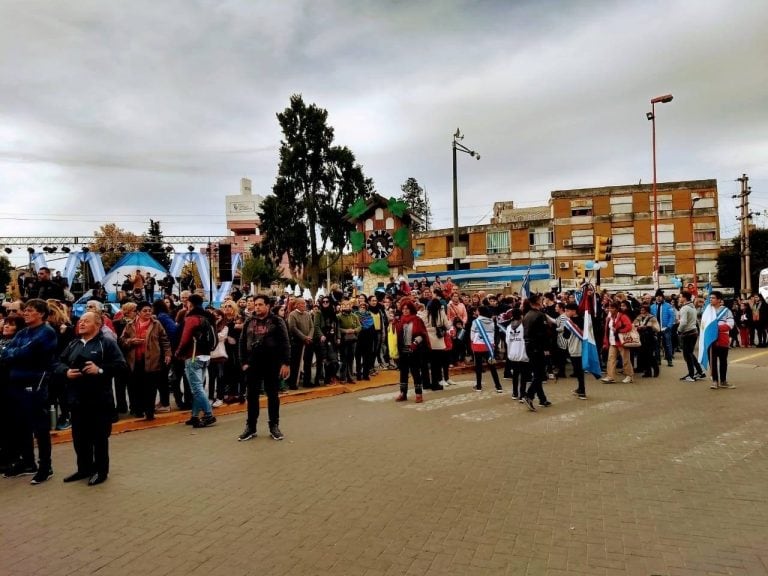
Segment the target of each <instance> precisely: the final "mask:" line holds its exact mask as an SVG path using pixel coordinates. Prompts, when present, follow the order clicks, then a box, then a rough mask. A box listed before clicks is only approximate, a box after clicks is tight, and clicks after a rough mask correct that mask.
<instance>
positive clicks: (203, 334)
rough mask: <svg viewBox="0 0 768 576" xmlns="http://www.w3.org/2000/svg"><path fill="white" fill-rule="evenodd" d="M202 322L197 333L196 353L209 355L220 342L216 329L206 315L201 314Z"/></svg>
mask: <svg viewBox="0 0 768 576" xmlns="http://www.w3.org/2000/svg"><path fill="white" fill-rule="evenodd" d="M199 318H200V324H199V325H198V327H197V333H196V334H195V336H194V338H195V355H197V356H208V355H210V353H211V352H212V351H213V349H214V348H216V344H218V343H219V338H218V335H217V334H216V329H215V328H214V327H213V324H211V321H210V320H208V318H207V317H206V316H200V317H199Z"/></svg>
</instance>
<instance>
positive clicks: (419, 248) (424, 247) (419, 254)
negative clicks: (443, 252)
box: [413, 242, 427, 258]
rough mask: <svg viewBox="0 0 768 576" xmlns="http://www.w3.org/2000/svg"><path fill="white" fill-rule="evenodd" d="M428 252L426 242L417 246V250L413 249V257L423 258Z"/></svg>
mask: <svg viewBox="0 0 768 576" xmlns="http://www.w3.org/2000/svg"><path fill="white" fill-rule="evenodd" d="M426 250H427V245H426V244H425V243H424V242H419V243H418V244H416V248H414V249H413V257H414V258H421V257H422V256H424V252H426Z"/></svg>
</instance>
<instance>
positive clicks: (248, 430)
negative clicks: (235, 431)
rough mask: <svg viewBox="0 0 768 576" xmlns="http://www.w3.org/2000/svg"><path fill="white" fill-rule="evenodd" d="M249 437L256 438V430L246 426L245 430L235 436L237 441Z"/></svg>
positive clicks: (243, 440) (244, 440)
mask: <svg viewBox="0 0 768 576" xmlns="http://www.w3.org/2000/svg"><path fill="white" fill-rule="evenodd" d="M251 438H256V430H254V429H252V428H249V427H248V426H246V427H245V430H243V433H242V434H240V436H238V437H237V441H238V442H246V441H248V440H250V439H251Z"/></svg>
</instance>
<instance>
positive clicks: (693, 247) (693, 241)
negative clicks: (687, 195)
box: [690, 196, 701, 294]
mask: <svg viewBox="0 0 768 576" xmlns="http://www.w3.org/2000/svg"><path fill="white" fill-rule="evenodd" d="M699 200H701V196H695V197H693V198H691V212H690V223H691V258H693V290H694V292H695V293H696V294H698V293H699V275H698V274H697V273H696V237H695V236H694V231H693V209H694V207H695V206H696V202H698V201H699Z"/></svg>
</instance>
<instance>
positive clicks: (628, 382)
mask: <svg viewBox="0 0 768 576" xmlns="http://www.w3.org/2000/svg"><path fill="white" fill-rule="evenodd" d="M622 382H623V383H624V384H632V376H627V377H626V378H624V380H622Z"/></svg>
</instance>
